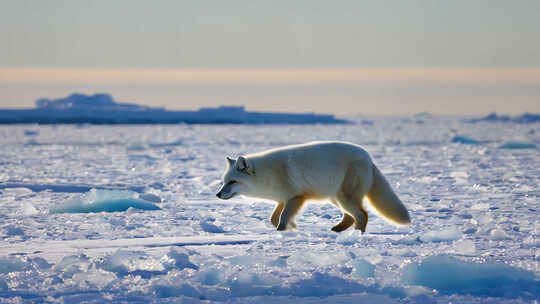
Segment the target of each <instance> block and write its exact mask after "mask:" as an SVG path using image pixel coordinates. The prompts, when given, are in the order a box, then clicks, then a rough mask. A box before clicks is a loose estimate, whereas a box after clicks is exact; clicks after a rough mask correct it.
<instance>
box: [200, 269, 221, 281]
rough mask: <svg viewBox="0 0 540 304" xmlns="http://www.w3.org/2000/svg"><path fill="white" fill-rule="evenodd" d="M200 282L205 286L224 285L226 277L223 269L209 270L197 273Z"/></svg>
mask: <svg viewBox="0 0 540 304" xmlns="http://www.w3.org/2000/svg"><path fill="white" fill-rule="evenodd" d="M197 278H198V280H199V281H200V282H201V283H203V284H204V285H217V284H222V283H223V282H224V281H225V279H226V275H225V272H224V271H223V270H222V269H215V268H208V269H205V270H202V271H199V272H198V273H197Z"/></svg>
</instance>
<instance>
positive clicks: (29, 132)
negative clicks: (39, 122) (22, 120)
mask: <svg viewBox="0 0 540 304" xmlns="http://www.w3.org/2000/svg"><path fill="white" fill-rule="evenodd" d="M38 134H39V130H24V135H26V136H36V135H38Z"/></svg>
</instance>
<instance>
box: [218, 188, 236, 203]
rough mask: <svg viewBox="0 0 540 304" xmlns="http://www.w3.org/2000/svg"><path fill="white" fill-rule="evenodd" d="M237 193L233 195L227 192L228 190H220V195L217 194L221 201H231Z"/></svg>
mask: <svg viewBox="0 0 540 304" xmlns="http://www.w3.org/2000/svg"><path fill="white" fill-rule="evenodd" d="M235 194H236V193H233V192H231V191H230V189H229V191H227V189H224V188H222V189H220V190H219V192H218V193H216V196H217V197H218V198H220V199H223V200H226V199H230V198H231V197H233V196H234V195H235Z"/></svg>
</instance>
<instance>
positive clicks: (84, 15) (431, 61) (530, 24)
mask: <svg viewBox="0 0 540 304" xmlns="http://www.w3.org/2000/svg"><path fill="white" fill-rule="evenodd" d="M0 3H1V4H0V6H1V7H0V29H1V30H0V41H2V47H1V48H0V65H1V66H44V67H57V66H62V67H66V66H75V67H95V66H98V67H105V66H106V67H235V68H236V67H272V68H275V67H351V66H352V67H365V66H369V67H373V66H375V67H381V66H384V67H388V66H390V67H400V66H407V67H411V66H412V67H418V66H459V67H464V66H512V67H513V66H521V67H531V66H536V67H539V66H540V39H539V37H540V1H538V0H529V1H526V0H514V1H509V0H461V1H459V0H453V1H448V0H445V1H440V0H424V1H417V0H407V1H402V0H399V1H384V0H377V1H375V0H373V1H358V0H354V1H317V0H304V1H269V0H268V1H257V0H246V1H177V0H171V1H165V0H158V1H140V0H123V1H119V0H93V1H72V0H64V1H59V0H47V1H39V0H34V1H25V0H10V1H6V0H2V1H0Z"/></svg>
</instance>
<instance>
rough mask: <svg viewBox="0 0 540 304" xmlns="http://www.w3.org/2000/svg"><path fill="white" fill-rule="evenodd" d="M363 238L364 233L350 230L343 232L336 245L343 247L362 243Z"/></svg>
mask: <svg viewBox="0 0 540 304" xmlns="http://www.w3.org/2000/svg"><path fill="white" fill-rule="evenodd" d="M361 238H362V231H360V230H349V231H346V232H342V233H340V234H339V235H338V237H337V238H336V243H338V244H342V245H352V244H356V243H358V242H360V239H361Z"/></svg>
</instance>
